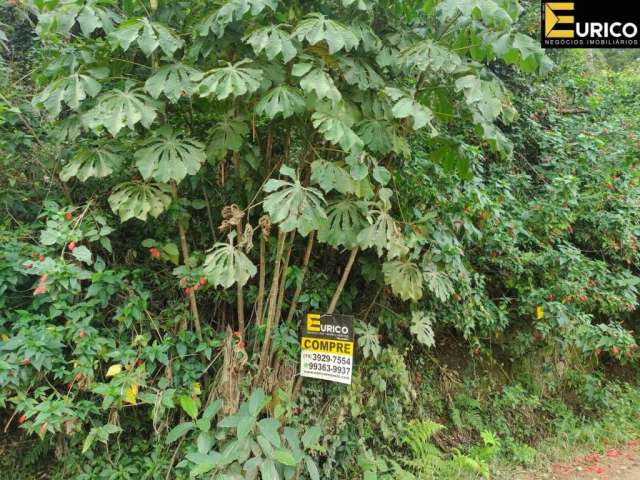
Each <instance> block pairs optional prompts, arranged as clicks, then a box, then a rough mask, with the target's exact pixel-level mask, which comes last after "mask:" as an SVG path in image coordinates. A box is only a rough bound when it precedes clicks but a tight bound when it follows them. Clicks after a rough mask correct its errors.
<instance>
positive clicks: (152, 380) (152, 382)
mask: <svg viewBox="0 0 640 480" xmlns="http://www.w3.org/2000/svg"><path fill="white" fill-rule="evenodd" d="M147 383H148V384H149V385H153V384H154V383H156V381H155V380H154V379H153V378H150V379H149V380H147Z"/></svg>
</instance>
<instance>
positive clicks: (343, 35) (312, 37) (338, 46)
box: [291, 13, 359, 55]
mask: <svg viewBox="0 0 640 480" xmlns="http://www.w3.org/2000/svg"><path fill="white" fill-rule="evenodd" d="M291 35H292V36H293V37H296V38H297V39H298V40H300V41H302V40H306V41H307V42H308V43H309V44H310V45H315V44H317V43H319V42H321V41H323V40H324V41H325V42H326V43H327V46H328V47H329V53H330V54H332V55H333V54H334V53H336V52H339V51H340V50H347V51H348V50H352V49H354V48H357V46H358V43H359V39H358V37H357V36H356V34H355V33H354V32H353V31H352V30H350V29H349V28H348V27H346V26H345V25H342V24H341V23H338V22H336V21H334V20H329V19H328V18H326V17H325V16H324V15H322V14H321V13H311V14H309V15H308V16H307V17H306V18H305V19H304V20H302V21H301V22H300V23H298V25H297V26H296V28H295V30H294V31H293V33H292V34H291Z"/></svg>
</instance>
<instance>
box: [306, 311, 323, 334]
mask: <svg viewBox="0 0 640 480" xmlns="http://www.w3.org/2000/svg"><path fill="white" fill-rule="evenodd" d="M307 331H308V332H319V331H320V315H319V314H317V313H308V314H307Z"/></svg>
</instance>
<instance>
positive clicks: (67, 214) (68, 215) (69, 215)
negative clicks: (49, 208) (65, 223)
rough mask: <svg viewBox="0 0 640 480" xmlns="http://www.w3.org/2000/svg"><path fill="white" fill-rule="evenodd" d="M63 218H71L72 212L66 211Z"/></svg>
mask: <svg viewBox="0 0 640 480" xmlns="http://www.w3.org/2000/svg"><path fill="white" fill-rule="evenodd" d="M64 219H65V220H73V213H71V212H67V213H65V214H64Z"/></svg>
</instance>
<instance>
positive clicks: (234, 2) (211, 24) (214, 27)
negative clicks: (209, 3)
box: [197, 0, 278, 37]
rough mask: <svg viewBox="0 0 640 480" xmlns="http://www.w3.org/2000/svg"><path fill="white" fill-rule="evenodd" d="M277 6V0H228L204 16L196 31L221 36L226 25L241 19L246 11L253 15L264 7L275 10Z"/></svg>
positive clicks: (202, 34) (201, 34) (205, 34)
mask: <svg viewBox="0 0 640 480" xmlns="http://www.w3.org/2000/svg"><path fill="white" fill-rule="evenodd" d="M277 6H278V2H277V0H229V1H227V2H225V3H224V4H223V5H222V6H221V7H220V8H219V9H217V10H215V11H214V12H212V13H211V14H210V15H209V16H208V17H206V18H205V19H204V21H203V22H202V23H201V24H200V25H199V26H198V28H197V31H198V33H199V34H200V36H202V37H205V36H207V35H208V34H209V32H211V33H213V34H214V35H215V36H216V37H221V36H222V35H223V34H224V31H225V29H226V27H227V25H229V24H230V23H231V22H235V21H238V20H240V19H242V17H243V16H244V15H246V14H247V13H249V14H251V15H253V16H255V15H258V14H259V13H261V12H262V11H263V10H264V9H265V8H270V9H271V10H273V11H275V10H276V8H277Z"/></svg>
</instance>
